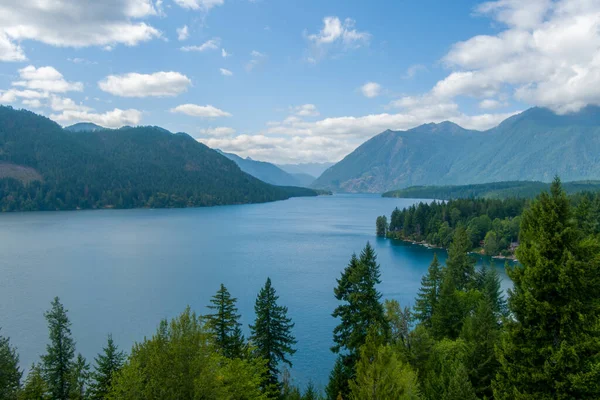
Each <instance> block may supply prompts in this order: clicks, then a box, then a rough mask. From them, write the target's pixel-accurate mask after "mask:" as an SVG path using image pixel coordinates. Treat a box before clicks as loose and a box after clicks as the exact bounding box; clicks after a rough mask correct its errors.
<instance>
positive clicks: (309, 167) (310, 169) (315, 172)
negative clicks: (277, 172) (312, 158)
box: [277, 162, 335, 179]
mask: <svg viewBox="0 0 600 400" xmlns="http://www.w3.org/2000/svg"><path fill="white" fill-rule="evenodd" d="M333 164H335V163H330V162H324V163H301V164H278V165H277V166H278V167H279V168H281V169H282V170H284V171H285V172H287V173H290V174H306V175H310V176H312V177H314V178H313V179H316V178H317V177H318V176H321V174H322V173H323V172H325V170H326V169H327V168H329V167H331V166H332V165H333Z"/></svg>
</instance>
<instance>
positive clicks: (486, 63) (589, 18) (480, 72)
mask: <svg viewBox="0 0 600 400" xmlns="http://www.w3.org/2000/svg"><path fill="white" fill-rule="evenodd" d="M476 11H477V12H478V13H479V14H482V15H488V16H491V17H492V18H494V19H495V20H496V21H497V22H499V23H501V24H506V29H504V30H503V31H501V32H500V33H498V34H496V35H478V36H474V37H472V38H470V39H468V40H466V41H463V42H459V43H456V44H454V46H452V49H451V50H450V52H449V53H448V54H447V55H446V57H444V61H445V63H446V64H447V65H448V66H449V67H451V68H453V69H454V71H453V72H452V73H450V75H449V76H448V77H446V78H445V79H443V80H441V81H440V82H438V83H437V84H436V86H435V87H434V88H433V90H432V93H433V94H434V95H436V96H439V97H441V98H453V97H456V96H461V95H465V96H472V97H479V98H488V97H492V96H495V95H497V94H498V93H500V92H501V91H502V92H509V93H511V94H512V97H513V98H514V99H516V100H518V101H522V102H526V103H529V104H533V105H538V106H544V107H549V108H551V109H553V110H554V111H556V112H558V113H566V112H571V111H577V110H579V109H581V108H582V107H584V106H585V105H588V104H596V105H600V2H597V1H589V0H556V1H551V0H531V1H527V2H523V1H520V0H498V1H490V2H486V3H483V4H482V5H480V6H479V7H478V8H477V10H476Z"/></svg>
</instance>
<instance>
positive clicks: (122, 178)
mask: <svg viewBox="0 0 600 400" xmlns="http://www.w3.org/2000/svg"><path fill="white" fill-rule="evenodd" d="M0 165H1V166H3V167H0V171H1V170H10V169H12V170H13V171H14V170H17V171H27V176H28V177H29V179H27V180H25V179H20V178H19V176H10V175H7V174H5V176H6V177H4V178H2V179H0V209H1V210H2V211H17V210H69V209H78V208H81V209H84V208H133V207H188V206H212V205H222V204H242V203H256V202H267V201H274V200H283V199H287V198H289V197H291V196H296V195H301V196H315V195H317V193H316V192H315V191H313V190H308V189H301V188H281V187H277V186H273V185H269V184H266V183H264V182H262V181H260V180H258V179H256V178H254V177H252V176H250V175H248V174H246V173H244V172H242V171H241V170H240V169H239V167H238V166H237V165H236V164H235V163H234V162H233V161H230V160H228V159H227V158H226V157H223V156H222V155H220V154H219V153H217V152H216V151H214V150H212V149H210V148H208V147H206V146H205V145H203V144H201V143H198V142H197V141H196V140H194V139H193V138H191V137H190V136H188V135H187V134H183V133H178V134H172V133H170V132H168V131H166V130H164V129H162V128H157V127H137V128H122V129H118V130H111V129H94V130H93V131H89V130H76V131H75V132H73V131H68V130H64V129H62V128H61V127H60V126H59V125H58V124H56V123H54V122H52V121H51V120H49V119H47V118H45V117H41V116H39V115H36V114H34V113H32V112H29V111H25V110H14V109H12V108H10V107H0ZM0 176H2V174H0ZM32 176H33V177H37V178H35V179H31V177H32Z"/></svg>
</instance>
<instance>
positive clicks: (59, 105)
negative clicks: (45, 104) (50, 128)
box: [50, 95, 92, 112]
mask: <svg viewBox="0 0 600 400" xmlns="http://www.w3.org/2000/svg"><path fill="white" fill-rule="evenodd" d="M50 108H51V109H52V111H67V110H68V111H82V112H86V111H91V110H92V109H91V108H90V107H86V106H84V105H82V104H77V103H75V102H74V101H73V100H72V99H70V98H68V97H59V96H54V95H53V96H52V97H50Z"/></svg>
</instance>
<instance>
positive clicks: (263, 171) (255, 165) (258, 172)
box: [217, 150, 315, 187]
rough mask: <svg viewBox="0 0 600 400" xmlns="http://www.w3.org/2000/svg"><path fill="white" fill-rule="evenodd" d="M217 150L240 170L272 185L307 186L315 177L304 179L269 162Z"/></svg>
mask: <svg viewBox="0 0 600 400" xmlns="http://www.w3.org/2000/svg"><path fill="white" fill-rule="evenodd" d="M217 151H218V152H219V153H221V154H222V155H224V156H225V157H227V158H229V159H230V160H232V161H234V162H235V163H236V164H237V165H238V167H240V169H241V170H242V171H244V172H246V173H247V174H250V175H252V176H253V177H255V178H258V179H260V180H261V181H263V182H267V183H270V184H272V185H278V186H303V187H308V186H309V185H310V184H311V183H312V182H313V181H314V180H315V178H312V179H306V178H305V177H303V176H301V175H300V176H297V175H295V174H289V173H287V172H285V171H284V170H282V169H281V168H279V167H278V166H276V165H275V164H271V163H269V162H265V161H256V160H253V159H251V158H242V157H240V156H238V155H237V154H233V153H225V152H224V151H221V150H217Z"/></svg>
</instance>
